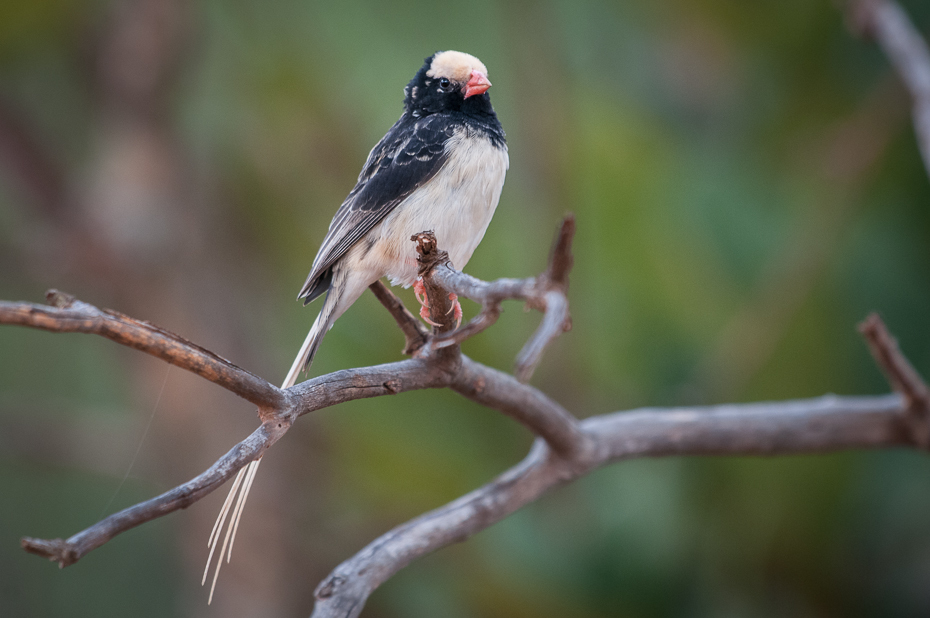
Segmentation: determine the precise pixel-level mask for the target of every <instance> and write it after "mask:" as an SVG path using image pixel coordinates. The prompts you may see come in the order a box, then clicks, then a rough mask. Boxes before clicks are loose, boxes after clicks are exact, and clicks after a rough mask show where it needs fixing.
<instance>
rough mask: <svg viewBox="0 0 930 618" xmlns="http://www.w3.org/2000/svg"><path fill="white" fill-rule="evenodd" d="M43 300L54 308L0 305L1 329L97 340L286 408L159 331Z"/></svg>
mask: <svg viewBox="0 0 930 618" xmlns="http://www.w3.org/2000/svg"><path fill="white" fill-rule="evenodd" d="M46 298H47V299H48V301H49V303H50V304H52V305H53V306H51V307H49V306H44V305H35V304H32V303H15V302H7V301H0V324H17V325H20V326H31V327H33V328H41V329H42V330H48V331H53V332H59V333H90V334H94V335H100V336H102V337H106V338H107V339H110V340H112V341H115V342H116V343H119V344H121V345H124V346H128V347H130V348H134V349H136V350H140V351H142V352H145V353H146V354H151V355H152V356H155V357H157V358H160V359H162V360H164V361H167V362H169V363H171V364H172V365H176V366H178V367H180V368H182V369H186V370H188V371H190V372H192V373H196V374H197V375H199V376H200V377H202V378H204V379H207V380H209V381H210V382H213V383H215V384H218V385H220V386H222V387H223V388H225V389H227V390H229V391H231V392H232V393H235V394H236V395H238V396H239V397H242V398H243V399H245V400H246V401H249V402H251V403H254V404H255V405H257V406H259V407H261V408H276V409H280V408H284V407H285V406H286V405H287V401H286V399H287V396H286V395H285V394H284V392H283V391H282V390H281V389H279V388H278V387H276V386H273V385H272V384H270V383H268V382H266V381H265V380H263V379H261V378H259V377H258V376H256V375H255V374H253V373H251V372H249V371H246V370H245V369H242V368H240V367H237V366H236V365H233V364H232V363H231V362H229V361H228V360H226V359H225V358H222V357H221V356H218V355H217V354H214V353H213V352H211V351H209V350H206V349H204V348H202V347H200V346H198V345H197V344H195V343H192V342H190V341H188V340H187V339H184V338H183V337H180V336H178V335H176V334H174V333H172V332H169V331H167V330H164V329H163V328H161V327H159V326H156V325H154V324H151V323H149V322H144V321H142V320H136V319H135V318H131V317H129V316H127V315H123V314H122V313H119V312H116V311H112V310H110V309H98V308H97V307H94V306H93V305H89V304H87V303H85V302H82V301H80V300H76V299H75V298H74V297H73V296H71V295H69V294H64V293H62V292H59V291H57V290H49V292H48V293H47V294H46Z"/></svg>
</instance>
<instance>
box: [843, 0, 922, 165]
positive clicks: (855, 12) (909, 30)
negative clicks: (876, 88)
mask: <svg viewBox="0 0 930 618" xmlns="http://www.w3.org/2000/svg"><path fill="white" fill-rule="evenodd" d="M849 15H850V17H851V22H852V25H853V27H854V29H855V30H857V31H858V32H859V34H861V35H866V36H871V37H873V38H874V39H875V40H876V41H878V44H879V46H881V48H882V51H884V52H885V55H886V56H888V60H889V61H890V62H891V64H892V66H893V67H894V69H895V71H897V73H898V75H899V76H900V77H901V81H903V82H904V85H905V86H906V87H907V89H908V91H909V92H910V93H911V99H912V101H913V115H914V130H915V132H916V134H917V144H918V147H919V148H920V153H921V156H922V157H923V160H924V167H925V168H926V170H927V173H928V174H930V49H928V48H927V43H926V41H924V39H923V37H921V35H920V32H919V31H918V30H917V28H915V27H914V24H913V23H911V20H910V19H909V18H908V16H907V13H905V12H904V9H902V8H901V6H900V5H899V4H898V3H897V2H894V0H858V1H856V2H854V3H852V5H851V7H850V11H849Z"/></svg>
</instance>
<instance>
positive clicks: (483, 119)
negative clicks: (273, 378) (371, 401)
mask: <svg viewBox="0 0 930 618" xmlns="http://www.w3.org/2000/svg"><path fill="white" fill-rule="evenodd" d="M490 87H491V82H490V81H489V80H488V70H487V68H486V67H485V65H484V64H483V63H482V62H481V61H480V60H478V59H477V58H476V57H475V56H472V55H471V54H466V53H463V52H458V51H452V50H447V51H438V52H436V53H434V54H432V55H431V56H428V57H427V58H426V59H425V61H424V63H423V66H422V67H420V69H419V70H418V71H417V72H416V74H415V75H414V77H413V79H411V80H410V82H409V83H408V84H407V86H406V87H405V88H404V111H403V113H402V114H401V116H400V119H399V120H398V121H397V122H396V123H394V126H392V127H391V128H390V129H389V130H388V132H387V133H386V134H385V136H384V137H383V138H381V140H380V141H379V142H378V143H377V144H376V145H375V147H374V148H372V150H371V152H370V153H369V155H368V159H367V160H366V161H365V164H364V165H363V166H362V171H361V173H360V174H359V176H358V182H357V183H356V185H355V187H354V188H353V189H352V191H351V192H350V193H349V195H348V197H346V199H345V201H344V202H343V203H342V205H341V206H340V207H339V209H338V210H337V211H336V214H335V216H334V217H333V220H332V222H331V223H330V225H329V230H328V231H327V233H326V236H325V238H324V239H323V243H322V245H321V246H320V249H319V251H318V252H317V254H316V258H315V259H314V260H313V264H312V266H311V268H310V274H309V275H308V277H307V280H306V282H305V283H304V285H303V287H302V288H301V289H300V293H299V294H298V296H297V298H298V300H301V299H302V300H303V302H304V305H307V304H309V303H310V302H312V301H313V300H315V299H317V298H319V297H320V296H323V295H324V294H325V300H324V301H323V306H322V308H321V309H320V313H319V314H318V315H317V317H316V320H315V321H314V322H313V326H312V327H311V328H310V332H309V333H308V334H307V337H306V339H305V340H304V343H303V345H302V346H301V348H300V352H299V353H298V354H297V357H296V358H295V359H294V362H293V365H292V366H291V369H290V371H289V372H288V374H287V377H286V378H285V380H284V383H283V385H282V388H289V387H291V386H293V385H294V384H295V383H296V381H297V378H298V375H299V374H300V373H301V372H302V371H305V370H307V369H309V367H310V364H311V363H312V362H313V357H314V355H315V354H316V352H317V350H318V348H319V346H320V342H321V341H322V340H323V337H324V335H325V334H326V333H327V331H329V329H330V328H331V327H332V326H333V323H334V322H335V321H336V319H338V318H339V317H340V316H341V315H342V314H343V313H344V312H345V311H346V309H348V308H349V306H351V305H352V303H354V302H355V301H356V300H357V299H358V298H359V297H360V296H361V295H362V293H363V292H364V291H365V289H366V288H367V287H368V286H370V285H371V284H373V283H374V282H375V281H378V280H379V279H381V278H382V277H387V278H388V280H389V281H390V283H391V285H401V286H403V287H405V288H407V287H410V286H411V285H413V286H414V290H415V292H417V294H416V295H417V298H418V300H419V301H420V302H421V304H423V307H422V308H421V311H420V315H421V317H423V318H424V319H425V320H426V321H428V322H431V320H429V314H428V312H427V305H426V301H425V295H424V294H423V284H422V281H420V280H419V279H418V278H417V260H416V251H415V248H414V243H412V242H410V237H411V235H413V234H417V233H419V232H423V231H426V230H431V231H433V233H434V234H435V235H436V240H437V245H438V246H439V247H440V248H442V249H444V250H445V251H447V252H448V254H449V259H450V261H451V262H452V264H453V266H455V267H456V268H458V269H462V268H464V267H465V265H466V264H467V263H468V260H469V259H470V258H471V256H472V253H474V251H475V249H476V248H477V246H478V244H479V243H480V242H481V239H482V238H483V237H484V234H485V231H486V230H487V228H488V225H489V224H490V222H491V218H492V217H493V215H494V211H495V210H496V209H497V204H498V201H499V199H500V195H501V191H502V189H503V186H504V177H505V176H506V173H507V169H508V168H509V166H510V159H509V156H508V151H507V140H506V135H505V133H504V130H503V128H502V127H501V124H500V122H499V121H498V119H497V115H496V114H495V112H494V108H493V107H492V106H491V99H490V95H489V94H488V89H489V88H490ZM421 297H422V298H421ZM450 299H451V300H453V307H454V309H455V312H456V313H455V317H456V318H457V320H459V321H460V320H461V306H460V305H459V302H458V299H456V298H455V297H454V295H451V296H450ZM260 463H261V458H258V459H256V460H254V461H252V462H250V463H249V464H248V465H247V466H245V467H243V468H242V469H240V470H239V473H238V475H237V476H236V478H235V480H234V481H233V485H232V487H231V488H230V492H229V495H228V496H227V498H226V501H225V502H224V504H223V507H222V509H221V510H220V514H219V516H217V519H216V524H214V526H213V531H212V532H211V534H210V538H209V540H208V543H207V545H208V547H209V548H210V554H209V557H208V558H207V566H206V568H205V569H204V575H203V581H202V582H201V584H202V585H203V584H205V583H206V579H207V574H208V572H209V570H210V564H211V561H212V560H213V555H214V550H215V549H216V548H217V546H218V545H219V538H220V535H221V533H222V529H223V526H224V523H225V522H226V518H227V516H228V515H229V514H230V509H231V508H232V516H231V517H230V519H229V524H228V526H227V528H226V534H225V537H224V540H223V544H222V548H221V549H220V554H219V558H218V560H217V563H216V571H215V573H214V576H213V583H212V585H211V588H210V597H209V599H208V601H207V603H208V604H209V603H210V602H211V601H212V600H213V591H214V589H215V588H216V581H217V577H218V576H219V571H220V565H221V564H222V562H223V555H224V554H226V561H227V562H229V560H230V558H231V556H232V547H233V544H234V543H235V537H236V531H237V529H238V527H239V521H240V519H241V517H242V511H243V508H244V506H245V502H246V500H247V498H248V494H249V491H250V489H251V486H252V483H253V481H254V480H255V473H256V472H257V470H258V466H259V464H260ZM237 495H238V498H237ZM234 500H235V506H234V507H233V501H234ZM227 544H228V548H229V549H228V552H227Z"/></svg>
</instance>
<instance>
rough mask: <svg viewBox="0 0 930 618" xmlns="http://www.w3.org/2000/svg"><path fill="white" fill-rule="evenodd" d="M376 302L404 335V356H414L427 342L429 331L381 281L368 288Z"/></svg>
mask: <svg viewBox="0 0 930 618" xmlns="http://www.w3.org/2000/svg"><path fill="white" fill-rule="evenodd" d="M368 287H369V289H370V290H371V292H372V293H373V294H374V295H375V297H376V298H377V299H378V301H379V302H380V303H381V304H382V305H384V308H385V309H387V310H388V312H390V314H391V316H393V318H394V321H395V322H397V326H398V327H400V330H401V331H402V332H403V333H404V337H405V338H406V344H405V345H404V354H407V355H409V356H414V355H416V353H417V352H418V351H419V350H420V348H422V347H423V346H424V345H426V342H427V341H429V331H427V330H426V328H424V327H423V324H422V322H420V320H418V319H416V317H414V315H413V314H412V313H410V312H409V311H408V310H407V307H405V306H404V303H402V302H400V299H399V298H397V296H396V295H395V294H394V292H392V291H391V290H390V289H388V287H387V286H386V285H384V283H382V282H381V281H375V282H374V283H372V284H371V285H370V286H368Z"/></svg>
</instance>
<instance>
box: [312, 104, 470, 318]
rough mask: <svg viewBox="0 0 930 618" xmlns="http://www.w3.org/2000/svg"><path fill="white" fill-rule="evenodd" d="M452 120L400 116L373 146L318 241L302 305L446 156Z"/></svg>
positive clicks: (438, 116) (323, 287) (324, 286)
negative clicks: (355, 181) (359, 241)
mask: <svg viewBox="0 0 930 618" xmlns="http://www.w3.org/2000/svg"><path fill="white" fill-rule="evenodd" d="M453 128H454V123H453V122H451V121H450V119H449V118H448V117H447V116H445V115H443V114H432V115H430V116H427V117H426V118H413V117H412V116H409V115H408V114H404V115H403V116H401V118H400V120H398V121H397V122H396V123H395V124H394V126H393V127H391V130H390V131H388V132H387V135H385V136H384V137H383V138H381V141H380V142H378V143H377V145H375V147H374V148H372V150H371V153H370V154H369V155H368V160H367V161H366V162H365V166H364V167H363V168H362V172H361V174H359V176H358V184H356V185H355V188H354V189H352V192H351V193H349V196H348V197H347V198H346V200H345V201H344V202H343V203H342V206H340V207H339V210H337V211H336V215H335V216H334V217H333V221H332V223H330V224H329V232H327V234H326V238H324V239H323V245H322V246H321V247H320V250H319V252H318V253H317V255H316V258H315V259H314V260H313V267H312V268H311V269H310V276H309V277H307V282H306V283H305V284H304V287H303V288H302V289H301V290H300V294H299V295H298V296H297V298H304V299H305V300H304V304H307V303H309V302H310V301H312V300H313V299H314V298H316V297H317V296H319V295H320V294H322V293H323V292H325V291H326V290H328V289H329V286H330V283H331V281H332V267H333V265H334V264H335V263H336V261H337V260H339V258H341V257H342V256H343V255H345V254H346V252H347V251H348V250H349V249H350V248H351V247H352V245H354V244H355V243H356V242H358V240H359V239H360V238H362V236H364V235H365V234H367V233H368V231H369V230H371V228H373V227H374V226H375V225H376V224H377V223H378V222H379V221H381V220H382V219H384V217H385V216H387V214H388V213H389V212H391V211H392V210H394V208H395V207H396V206H397V205H398V204H400V203H401V202H402V201H404V199H406V198H407V196H409V195H410V194H411V193H413V192H414V191H415V190H416V189H417V188H418V187H420V186H422V185H423V184H424V183H426V182H427V181H428V180H430V179H431V178H432V177H433V176H435V175H436V173H437V172H438V171H439V170H440V169H441V168H442V166H443V164H444V163H445V162H446V159H447V158H448V155H447V154H446V151H445V144H446V141H448V140H449V138H450V137H452V131H453Z"/></svg>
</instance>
